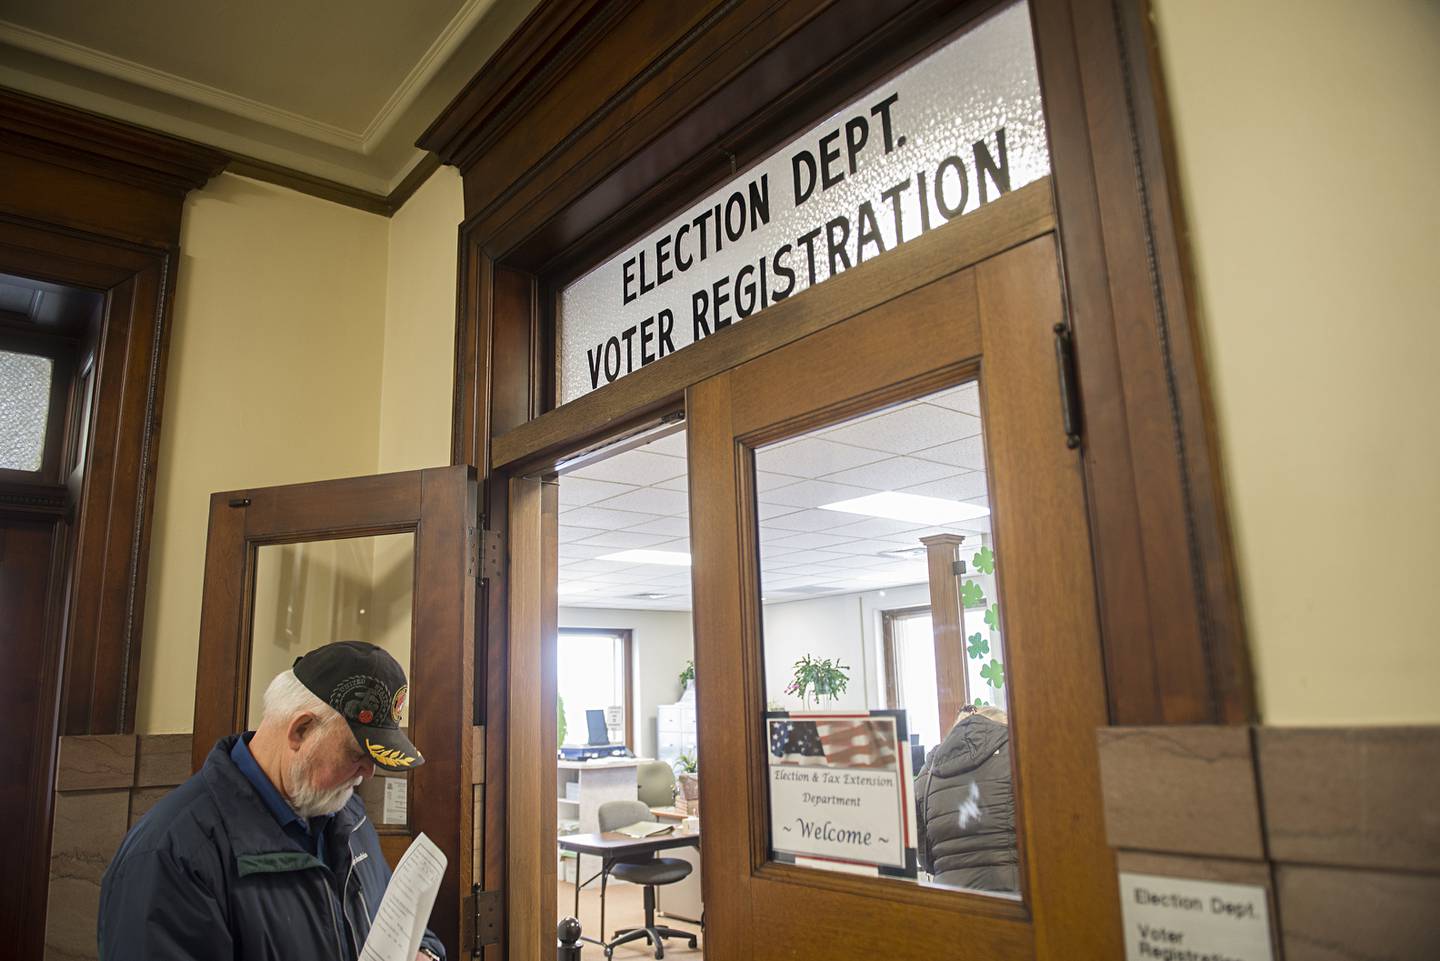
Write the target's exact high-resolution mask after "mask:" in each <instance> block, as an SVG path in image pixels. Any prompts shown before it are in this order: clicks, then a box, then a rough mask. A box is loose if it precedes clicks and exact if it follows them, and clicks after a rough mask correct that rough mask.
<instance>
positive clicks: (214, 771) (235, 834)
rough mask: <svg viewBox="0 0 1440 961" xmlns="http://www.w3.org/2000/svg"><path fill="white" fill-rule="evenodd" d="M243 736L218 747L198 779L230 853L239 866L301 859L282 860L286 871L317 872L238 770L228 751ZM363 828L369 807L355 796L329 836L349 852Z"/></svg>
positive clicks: (338, 814)
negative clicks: (265, 858)
mask: <svg viewBox="0 0 1440 961" xmlns="http://www.w3.org/2000/svg"><path fill="white" fill-rule="evenodd" d="M240 736H241V735H239V734H232V735H230V736H229V737H223V738H221V739H220V740H219V741H217V742H216V744H215V746H214V747H213V748H212V749H211V750H210V755H209V756H208V757H206V758H205V764H204V766H203V767H201V768H200V776H201V778H202V779H203V780H204V782H205V786H206V787H207V788H208V789H209V791H210V796H211V799H212V800H213V801H214V803H215V807H216V808H217V809H218V810H219V812H220V819H221V821H222V822H224V825H225V832H226V834H227V835H228V836H229V839H230V849H231V853H232V854H233V855H235V857H236V859H237V860H239V859H242V858H245V859H247V860H248V859H249V858H251V857H252V856H256V855H273V854H285V855H300V859H293V858H292V859H283V860H284V863H285V864H286V865H287V867H286V868H285V869H286V870H295V869H299V868H305V867H314V866H318V865H319V864H320V862H319V861H317V860H316V859H315V858H313V857H311V856H310V855H309V854H307V853H305V852H303V851H301V850H300V849H299V847H298V845H297V844H296V843H295V841H294V840H293V839H292V838H291V837H290V836H289V835H287V834H286V833H285V831H284V830H283V829H282V828H281V827H280V824H279V822H277V821H276V820H275V818H274V816H273V815H272V814H271V813H270V810H269V808H267V807H266V806H265V801H264V799H262V798H261V797H260V794H259V792H257V791H256V790H255V786H254V785H253V784H251V783H250V779H249V778H247V777H246V776H245V774H244V772H242V771H241V770H240V769H239V768H238V767H236V766H235V761H234V760H233V759H232V758H231V757H230V751H231V749H232V748H234V746H235V741H236V740H237V739H238V738H239V737H240ZM364 823H365V805H364V802H363V801H361V800H360V796H359V795H358V794H356V795H353V796H351V798H350V800H349V801H347V802H346V804H345V806H344V807H343V808H341V809H340V810H339V811H338V812H336V814H335V817H334V818H333V819H332V820H331V822H330V826H329V831H328V836H329V837H331V838H334V839H335V841H336V842H337V843H338V844H339V845H340V849H341V850H345V851H348V850H349V845H348V843H347V842H348V841H349V839H350V835H351V834H354V833H355V831H357V830H358V829H359V828H360V826H361V825H362V824H364ZM346 857H348V854H347V855H346ZM272 860H273V859H272ZM274 863H276V864H279V863H281V862H280V861H275V862H274ZM245 873H249V872H245Z"/></svg>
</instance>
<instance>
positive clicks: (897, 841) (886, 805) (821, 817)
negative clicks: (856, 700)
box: [765, 711, 916, 878]
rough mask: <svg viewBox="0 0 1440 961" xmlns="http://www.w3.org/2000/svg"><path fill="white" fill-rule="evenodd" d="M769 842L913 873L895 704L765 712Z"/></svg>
mask: <svg viewBox="0 0 1440 961" xmlns="http://www.w3.org/2000/svg"><path fill="white" fill-rule="evenodd" d="M765 720H766V733H767V735H768V742H769V743H768V748H769V759H770V765H769V772H770V848H771V852H772V856H776V855H778V856H779V857H780V859H781V860H794V859H798V858H813V859H817V860H823V861H835V862H841V863H845V864H858V865H865V866H871V867H876V868H879V869H880V870H881V873H883V874H887V875H892V876H899V877H910V878H913V877H915V844H916V841H915V832H916V825H915V809H914V808H915V799H914V793H913V791H912V790H911V778H912V775H911V771H910V767H909V763H908V760H909V759H908V752H907V751H905V750H902V749H901V748H902V746H904V745H905V743H906V741H905V730H904V717H903V715H901V713H900V712H898V711H874V712H871V713H869V714H787V713H784V712H773V713H770V714H767V715H765Z"/></svg>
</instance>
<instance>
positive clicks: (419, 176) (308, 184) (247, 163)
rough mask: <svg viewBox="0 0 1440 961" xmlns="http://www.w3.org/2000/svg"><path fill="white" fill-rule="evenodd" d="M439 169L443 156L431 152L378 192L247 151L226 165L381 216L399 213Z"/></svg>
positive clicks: (253, 177) (236, 171)
mask: <svg viewBox="0 0 1440 961" xmlns="http://www.w3.org/2000/svg"><path fill="white" fill-rule="evenodd" d="M439 169H440V159H439V158H438V157H436V156H435V155H434V154H432V153H427V154H425V156H423V157H422V158H420V161H419V163H417V164H415V166H414V167H412V168H411V170H410V172H409V173H408V174H406V175H405V177H404V178H403V179H402V180H401V181H400V183H398V184H396V185H395V189H394V190H392V191H390V193H388V194H378V193H372V192H371V191H369V190H362V189H361V188H359V187H352V186H350V185H349V184H345V183H341V182H340V181H338V180H330V179H328V178H326V177H318V176H316V175H315V174H308V173H305V172H304V171H303V170H296V169H295V168H294V167H287V166H285V165H284V164H277V163H271V162H270V161H268V160H259V159H257V158H255V157H247V156H245V155H244V154H238V153H233V152H232V153H231V154H230V162H229V163H228V164H227V165H226V166H225V172H226V173H232V174H235V175H237V176H240V177H249V178H250V179H251V180H261V181H264V182H265V183H268V184H275V185H276V186H277V187H284V188H286V189H288V190H294V191H296V192H298V193H302V194H306V195H308V196H311V197H318V198H319V199H321V200H328V201H330V202H331V203H336V204H340V205H341V206H343V207H353V208H355V209H356V210H363V211H365V212H366V213H367V214H378V215H379V216H381V217H393V216H395V213H396V212H397V211H398V210H399V209H400V208H401V207H403V206H405V201H407V200H409V199H410V198H411V197H412V196H414V194H415V191H417V190H419V189H420V187H421V186H422V185H424V183H425V181H427V180H429V179H430V175H431V174H433V173H434V172H435V171H437V170H439Z"/></svg>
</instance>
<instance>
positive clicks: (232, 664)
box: [191, 467, 478, 956]
mask: <svg viewBox="0 0 1440 961" xmlns="http://www.w3.org/2000/svg"><path fill="white" fill-rule="evenodd" d="M477 516H478V505H477V501H476V482H475V473H474V470H473V469H471V468H467V467H442V468H435V469H431V470H421V471H408V472H403V473H397V474H386V475H379V476H369V477H355V478H346V479H342V480H334V481H319V482H316V483H311V484H291V485H285V486H280V487H268V488H258V489H248V490H237V491H226V492H223V493H218V494H214V495H212V496H211V499H210V529H209V536H208V539H207V542H206V549H205V585H204V597H203V602H202V605H201V612H200V646H199V662H198V670H197V676H196V685H195V686H196V691H195V719H194V736H193V742H192V754H191V762H192V765H193V766H194V768H196V769H198V768H199V767H200V765H201V764H202V763H204V759H205V756H206V754H208V753H209V751H210V749H211V747H212V746H213V745H214V743H215V742H216V740H218V739H219V738H221V737H224V736H226V735H228V734H230V733H233V732H234V731H238V730H243V729H244V727H245V725H246V708H247V705H248V702H249V694H250V691H249V688H250V638H251V634H250V617H251V609H252V606H253V598H254V582H255V566H256V562H257V559H258V549H259V547H260V546H261V545H264V544H280V543H294V542H298V541H309V540H328V539H334V538H340V537H355V536H363V535H367V534H377V533H392V532H398V531H404V530H409V531H413V532H414V533H415V597H414V607H413V612H412V618H413V621H412V631H413V634H412V637H413V640H412V657H411V667H410V671H409V677H410V683H411V685H412V688H413V689H414V690H415V691H416V692H418V694H417V697H416V699H415V700H414V702H413V703H415V704H419V705H422V706H423V710H421V709H416V710H414V712H413V716H412V718H411V734H412V736H413V737H414V739H415V740H416V742H417V743H418V744H419V746H420V749H421V751H422V752H423V753H424V754H425V756H426V763H425V764H424V765H423V766H421V767H420V768H418V769H416V770H415V771H413V772H412V773H411V774H410V775H409V779H410V804H411V814H410V832H411V833H412V834H413V833H415V832H419V831H424V832H425V833H426V834H428V835H429V836H430V837H431V838H432V839H434V840H435V842H436V843H437V844H439V845H440V846H441V847H442V848H443V849H444V850H445V851H446V852H447V854H448V855H449V857H450V865H449V867H448V868H447V870H446V872H445V879H444V881H443V882H442V884H441V889H440V895H439V897H438V898H437V900H436V902H435V908H434V913H433V914H432V916H431V927H432V928H433V929H434V930H435V931H436V932H437V933H438V934H439V935H440V938H441V940H442V941H444V942H445V944H446V946H447V948H448V950H449V951H450V953H451V955H452V956H458V954H459V946H460V944H461V939H462V936H463V934H464V932H465V929H466V928H467V927H468V922H467V921H466V920H465V919H464V917H463V910H462V905H463V902H464V900H465V898H466V897H468V894H469V869H468V865H469V864H470V863H471V857H472V854H473V851H472V845H473V843H474V838H475V832H474V830H473V828H474V825H473V824H472V821H471V819H472V817H473V806H472V804H471V798H470V796H469V792H468V791H467V792H464V796H463V797H462V796H460V795H457V794H456V792H455V785H457V784H462V785H469V784H473V783H475V780H476V779H475V777H474V774H473V772H472V771H471V765H472V764H473V763H474V759H475V751H474V744H473V741H472V739H473V737H474V734H473V733H472V730H471V728H470V725H469V724H467V723H464V721H465V719H468V718H470V717H471V716H472V715H473V713H474V706H473V703H472V698H473V696H474V691H473V688H472V685H471V684H470V682H469V679H470V678H471V677H473V676H474V670H475V667H474V664H473V658H474V657H475V653H474V648H473V646H472V640H473V638H474V636H475V614H476V593H477V592H476V573H477V572H476V571H475V570H473V569H471V568H470V565H469V562H468V559H467V558H468V551H469V544H470V543H471V539H472V538H473V536H474V535H473V533H472V531H473V528H474V526H475V524H476V520H477Z"/></svg>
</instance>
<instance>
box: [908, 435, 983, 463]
mask: <svg viewBox="0 0 1440 961" xmlns="http://www.w3.org/2000/svg"><path fill="white" fill-rule="evenodd" d="M915 456H916V457H918V458H921V459H922V460H933V461H939V462H940V463H942V464H950V465H952V466H954V467H968V468H970V469H971V470H984V469H985V435H984V434H976V435H975V436H974V437H966V438H963V439H961V440H956V441H951V442H950V443H948V444H939V445H937V446H935V447H927V448H925V449H924V450H920V451H916V452H915Z"/></svg>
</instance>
